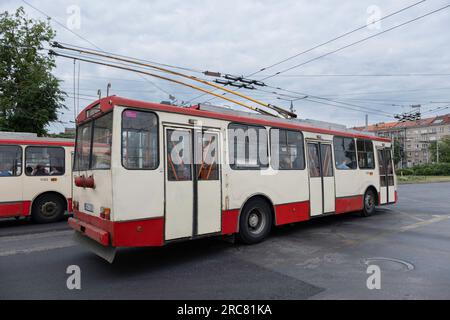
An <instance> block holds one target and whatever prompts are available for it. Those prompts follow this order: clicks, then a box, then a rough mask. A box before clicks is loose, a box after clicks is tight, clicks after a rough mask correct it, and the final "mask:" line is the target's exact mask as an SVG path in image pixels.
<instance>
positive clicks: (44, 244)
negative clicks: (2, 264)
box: [0, 230, 77, 257]
mask: <svg viewBox="0 0 450 320" xmlns="http://www.w3.org/2000/svg"><path fill="white" fill-rule="evenodd" d="M72 234H73V231H72V230H64V231H52V232H47V233H36V234H23V235H15V236H7V237H1V238H0V257H7V256H13V255H17V254H29V253H33V252H42V251H48V250H54V249H62V248H69V247H73V246H76V245H77V244H76V243H75V242H74V241H73V240H72V238H71V237H70V235H72Z"/></svg>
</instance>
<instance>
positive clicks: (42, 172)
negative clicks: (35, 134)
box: [25, 147, 66, 176]
mask: <svg viewBox="0 0 450 320" xmlns="http://www.w3.org/2000/svg"><path fill="white" fill-rule="evenodd" d="M65 170H66V167H65V151H64V148H60V147H27V148H26V149H25V174H26V175H27V176H62V175H64V173H65Z"/></svg>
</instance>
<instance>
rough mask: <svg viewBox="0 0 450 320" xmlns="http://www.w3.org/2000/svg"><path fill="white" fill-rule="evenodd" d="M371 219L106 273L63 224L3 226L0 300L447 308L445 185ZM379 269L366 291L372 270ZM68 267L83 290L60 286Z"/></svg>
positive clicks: (200, 246) (183, 250)
mask: <svg viewBox="0 0 450 320" xmlns="http://www.w3.org/2000/svg"><path fill="white" fill-rule="evenodd" d="M399 197H400V201H399V203H398V204H397V205H395V206H391V207H383V208H382V209H379V210H378V212H377V213H376V214H375V215H374V216H372V217H370V218H361V217H359V216H358V214H353V213H352V214H347V215H343V216H332V217H326V218H322V219H316V220H313V221H309V222H306V223H300V224H296V225H294V226H284V227H281V228H277V229H275V230H274V232H273V234H272V236H271V237H270V238H269V239H268V240H267V241H265V242H264V243H261V244H258V245H254V246H244V245H239V244H232V243H230V242H227V241H224V240H221V239H203V240H198V241H192V242H187V243H179V244H174V245H170V246H167V247H163V248H145V249H124V250H121V251H119V253H118V256H117V258H116V261H115V262H114V264H112V265H110V264H108V263H106V262H104V261H103V260H101V259H100V258H98V257H96V256H95V255H93V254H92V253H90V252H88V251H87V250H85V248H82V247H80V246H78V245H76V244H75V243H74V242H73V241H72V239H71V235H72V231H70V230H69V229H68V228H67V225H66V223H65V222H62V223H57V224H52V225H33V224H31V223H28V222H24V221H20V222H17V221H15V220H8V221H0V299H450V245H449V244H450V183H438V184H426V185H425V184H424V185H405V186H400V188H399ZM371 264H375V265H377V266H379V267H380V270H381V289H379V290H376V289H375V290H369V289H368V288H367V285H366V282H367V278H368V277H369V276H370V275H369V274H367V267H368V265H371ZM70 265H78V266H79V267H80V268H81V290H69V289H67V286H66V280H67V277H68V275H67V274H66V269H67V267H68V266H70Z"/></svg>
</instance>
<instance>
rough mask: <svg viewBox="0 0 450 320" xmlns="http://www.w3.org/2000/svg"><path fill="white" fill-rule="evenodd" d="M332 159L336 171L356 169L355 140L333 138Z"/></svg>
mask: <svg viewBox="0 0 450 320" xmlns="http://www.w3.org/2000/svg"><path fill="white" fill-rule="evenodd" d="M333 140H334V141H333V143H334V158H335V162H336V169H338V170H354V169H356V168H357V167H358V165H357V162H356V147H355V139H353V138H344V137H334V139H333Z"/></svg>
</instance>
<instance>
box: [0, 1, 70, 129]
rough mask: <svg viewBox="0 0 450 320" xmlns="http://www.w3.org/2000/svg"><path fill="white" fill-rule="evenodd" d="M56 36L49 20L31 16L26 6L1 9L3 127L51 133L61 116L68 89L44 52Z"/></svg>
mask: <svg viewBox="0 0 450 320" xmlns="http://www.w3.org/2000/svg"><path fill="white" fill-rule="evenodd" d="M54 37H55V31H54V30H53V29H52V28H51V26H50V24H49V22H48V21H45V22H44V21H37V20H33V19H29V18H27V17H26V15H25V11H24V9H23V8H22V7H20V8H19V9H17V10H16V12H15V13H13V14H10V13H8V12H7V11H6V12H3V13H0V130H1V131H25V132H34V133H37V134H38V135H39V136H42V135H45V134H46V133H47V131H46V127H47V125H48V124H49V123H51V122H53V121H56V120H57V119H58V110H59V109H61V108H66V107H65V106H64V105H63V101H64V96H65V93H64V92H63V91H61V90H60V88H59V84H60V83H59V80H58V79H56V77H55V76H54V75H53V74H52V73H51V71H52V70H53V69H54V68H55V67H56V64H55V61H54V58H53V57H51V56H49V55H47V54H46V53H44V52H43V49H44V45H46V44H48V43H49V42H50V41H51V40H52V39H53V38H54Z"/></svg>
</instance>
